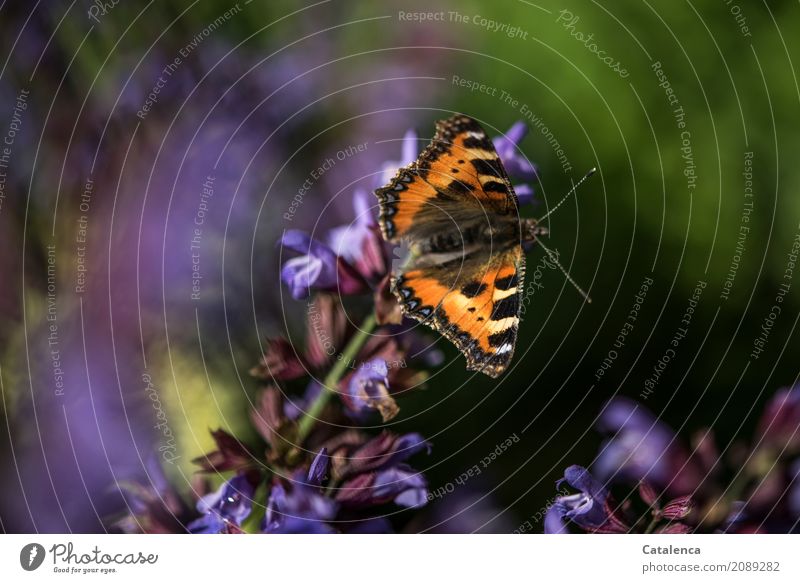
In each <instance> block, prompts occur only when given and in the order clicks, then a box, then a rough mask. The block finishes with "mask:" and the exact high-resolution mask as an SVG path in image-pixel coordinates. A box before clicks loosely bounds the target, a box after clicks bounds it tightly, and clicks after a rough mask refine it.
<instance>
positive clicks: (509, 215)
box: [375, 115, 545, 377]
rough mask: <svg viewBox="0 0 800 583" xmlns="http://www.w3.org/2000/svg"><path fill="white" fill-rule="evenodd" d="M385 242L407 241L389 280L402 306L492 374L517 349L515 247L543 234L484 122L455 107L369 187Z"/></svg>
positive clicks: (521, 270) (520, 256)
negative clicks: (414, 155) (409, 158)
mask: <svg viewBox="0 0 800 583" xmlns="http://www.w3.org/2000/svg"><path fill="white" fill-rule="evenodd" d="M375 193H376V195H377V197H378V199H379V201H380V227H381V231H382V233H383V236H384V238H385V239H386V240H388V241H391V242H395V243H399V242H400V241H406V242H408V243H409V247H410V252H411V256H410V259H409V261H408V262H407V264H406V265H405V266H404V268H403V269H402V270H400V272H399V273H397V274H395V275H394V276H393V278H392V283H391V288H392V292H393V293H394V294H395V296H396V297H397V299H398V301H399V302H400V304H401V306H402V308H403V312H404V313H405V314H406V315H407V316H409V317H411V318H413V319H415V320H418V321H420V322H423V323H424V324H426V325H428V326H431V327H432V328H434V329H435V330H437V331H438V332H440V333H441V334H442V335H444V336H445V337H446V338H448V339H449V340H450V341H451V342H453V343H454V344H455V345H456V347H457V348H458V349H459V350H461V351H462V352H463V353H464V355H465V356H466V358H467V368H468V369H471V370H479V371H481V372H484V373H486V374H488V375H489V376H492V377H496V376H498V375H500V374H501V373H502V372H503V371H504V370H505V369H506V368H507V366H508V364H509V362H510V361H511V358H512V356H513V353H514V346H515V343H516V338H517V330H518V325H519V315H520V305H521V299H522V293H523V289H524V287H523V280H524V275H525V256H524V253H523V248H522V245H523V244H525V243H533V242H535V241H536V237H537V236H538V235H540V234H543V233H544V232H545V229H543V228H541V227H539V226H538V224H537V223H536V221H535V220H533V219H524V220H521V219H520V217H519V213H518V200H517V196H516V194H515V193H514V189H513V187H512V186H511V182H510V181H509V179H508V176H507V174H506V172H505V169H504V168H503V165H502V163H501V161H500V158H499V157H498V155H497V152H496V151H495V148H494V146H493V144H492V142H491V140H489V138H488V137H487V136H486V133H485V132H484V131H483V129H482V128H481V126H480V125H479V124H478V122H476V121H475V120H473V119H472V118H470V117H467V116H463V115H457V116H454V117H452V118H450V119H447V120H444V121H441V122H439V123H438V124H437V131H436V135H435V136H434V138H433V141H432V142H431V144H430V145H429V146H428V147H427V148H426V149H425V151H423V152H422V154H420V156H419V158H418V159H417V161H415V162H413V163H412V164H410V165H409V166H406V167H405V168H401V169H400V170H399V171H398V173H397V175H396V176H395V177H394V178H393V179H392V181H391V182H390V183H389V184H388V185H387V186H385V187H383V188H379V189H378V190H376V192H375Z"/></svg>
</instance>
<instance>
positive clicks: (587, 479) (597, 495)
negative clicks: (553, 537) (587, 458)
mask: <svg viewBox="0 0 800 583" xmlns="http://www.w3.org/2000/svg"><path fill="white" fill-rule="evenodd" d="M563 482H567V484H569V485H570V486H572V487H573V488H575V489H576V490H579V491H580V492H579V493H577V494H569V495H567V496H559V497H557V498H556V500H555V502H554V503H553V505H552V506H551V507H550V508H549V509H548V511H547V514H546V516H545V521H544V526H545V533H547V534H563V533H566V532H568V531H567V530H566V524H565V519H566V520H569V521H572V522H574V523H575V524H577V525H578V526H580V527H581V528H585V529H590V530H591V529H598V528H601V527H602V526H603V525H604V524H606V522H607V521H608V519H609V512H608V509H607V507H606V500H607V499H608V490H607V489H606V487H605V486H604V485H603V484H602V483H601V482H599V481H598V480H597V479H596V478H595V477H594V476H592V475H591V474H590V473H589V471H588V470H587V469H586V468H584V467H581V466H577V465H574V466H570V467H568V468H567V469H566V470H565V471H564V477H563V478H562V479H561V480H559V481H558V482H557V483H556V488H559V487H560V486H561V484H562V483H563Z"/></svg>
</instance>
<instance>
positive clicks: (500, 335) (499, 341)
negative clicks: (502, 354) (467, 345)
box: [489, 326, 517, 348]
mask: <svg viewBox="0 0 800 583" xmlns="http://www.w3.org/2000/svg"><path fill="white" fill-rule="evenodd" d="M516 332H517V329H516V327H514V326H509V327H508V328H506V329H505V330H502V331H501V332H495V333H494V334H490V335H489V346H491V347H493V348H499V347H501V346H503V344H513V343H514V338H515V336H516Z"/></svg>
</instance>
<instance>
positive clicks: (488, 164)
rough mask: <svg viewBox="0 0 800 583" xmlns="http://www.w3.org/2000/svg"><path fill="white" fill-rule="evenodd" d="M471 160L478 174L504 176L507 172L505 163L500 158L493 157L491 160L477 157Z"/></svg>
mask: <svg viewBox="0 0 800 583" xmlns="http://www.w3.org/2000/svg"><path fill="white" fill-rule="evenodd" d="M471 162H472V165H473V166H474V167H475V171H476V172H477V173H478V174H484V175H487V176H503V175H504V174H505V172H504V170H503V164H502V163H501V162H500V159H499V158H492V159H490V160H485V159H483V158H475V159H474V160H471Z"/></svg>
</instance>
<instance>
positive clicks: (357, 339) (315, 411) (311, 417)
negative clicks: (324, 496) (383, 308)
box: [297, 312, 377, 446]
mask: <svg viewBox="0 0 800 583" xmlns="http://www.w3.org/2000/svg"><path fill="white" fill-rule="evenodd" d="M376 324H377V322H376V321H375V313H374V312H372V313H370V315H369V316H367V317H366V318H365V319H364V322H362V324H361V327H360V328H359V330H358V331H357V332H356V334H355V335H354V336H353V337H352V338H351V339H350V342H348V344H347V346H345V349H344V351H343V352H342V353H341V354H340V355H339V359H338V360H337V361H336V363H335V364H334V365H333V368H331V370H330V372H329V373H328V374H327V376H326V377H325V379H324V380H323V381H322V390H321V391H320V392H319V395H317V398H316V399H315V400H314V402H312V403H311V406H310V407H309V408H308V410H307V411H306V412H305V414H304V415H303V417H302V418H301V419H300V422H299V423H298V424H297V444H298V446H300V445H302V443H303V441H304V440H305V438H306V437H308V434H309V432H310V431H311V429H312V428H313V427H314V424H315V423H316V422H317V420H318V418H319V416H320V415H321V414H322V411H323V409H325V405H327V404H328V401H329V400H330V398H331V397H332V396H333V394H334V393H336V392H338V391H337V387H338V386H339V381H341V380H342V377H343V376H344V374H345V372H347V369H348V367H349V366H350V363H351V362H354V361H355V359H356V357H357V356H358V353H359V352H361V349H362V348H363V347H364V344H366V342H367V340H369V337H370V335H371V334H372V331H373V330H374V329H375V326H376Z"/></svg>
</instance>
